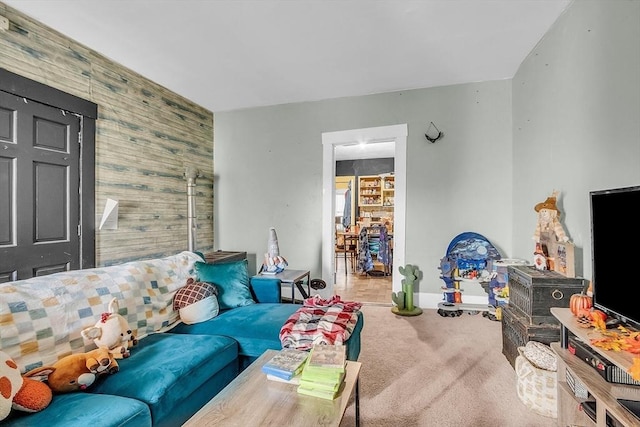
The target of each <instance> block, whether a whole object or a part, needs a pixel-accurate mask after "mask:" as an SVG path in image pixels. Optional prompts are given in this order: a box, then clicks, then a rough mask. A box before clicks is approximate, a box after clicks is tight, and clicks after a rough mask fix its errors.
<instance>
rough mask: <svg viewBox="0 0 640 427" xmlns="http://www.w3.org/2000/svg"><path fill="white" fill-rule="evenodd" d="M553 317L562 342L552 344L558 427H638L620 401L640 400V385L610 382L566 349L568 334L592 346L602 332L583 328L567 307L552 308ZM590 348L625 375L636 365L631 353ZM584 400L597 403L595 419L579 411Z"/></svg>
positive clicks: (635, 420) (636, 420)
mask: <svg viewBox="0 0 640 427" xmlns="http://www.w3.org/2000/svg"><path fill="white" fill-rule="evenodd" d="M551 314H553V316H554V317H555V318H556V319H558V321H559V322H560V324H561V333H560V339H561V341H560V343H557V342H556V343H551V348H552V349H553V351H554V352H555V353H556V354H557V359H558V426H567V425H580V426H598V427H607V426H611V425H613V426H616V427H617V426H623V427H637V426H638V419H637V418H636V417H635V416H634V415H633V414H632V413H631V412H629V411H628V410H627V409H625V407H624V406H623V405H622V404H621V403H620V401H619V399H623V400H632V401H640V386H630V385H622V384H615V383H610V382H607V381H605V379H604V378H602V376H600V374H598V372H597V371H596V370H595V369H594V368H593V367H592V366H590V365H588V364H587V363H586V362H584V361H583V360H582V359H580V358H578V357H576V356H575V355H573V354H571V353H570V352H569V350H567V344H568V338H569V333H572V334H573V335H575V336H576V337H577V338H579V339H580V340H582V341H583V342H585V343H587V344H589V343H590V342H591V339H596V338H600V337H601V336H602V335H601V334H600V332H599V331H597V330H595V329H593V328H588V329H587V328H583V327H581V326H580V325H579V323H578V321H577V318H576V317H574V316H573V314H572V313H571V310H569V309H568V308H559V307H553V308H551ZM590 347H591V349H592V350H593V351H594V352H596V353H598V354H600V355H601V356H603V357H605V358H606V359H608V360H609V361H611V362H612V363H615V364H616V366H618V367H619V368H621V369H624V371H625V372H627V371H628V370H629V368H630V367H631V365H632V364H633V354H631V353H629V352H626V351H608V350H603V349H601V348H599V347H595V346H590ZM567 379H572V380H573V381H574V382H575V383H576V385H577V386H578V387H577V388H580V389H581V390H582V392H583V393H584V392H586V397H576V393H575V392H574V391H573V390H572V389H571V387H570V386H569V383H567ZM578 394H581V393H578ZM584 401H591V402H595V407H596V411H595V420H592V419H591V418H590V417H589V416H588V415H587V414H586V413H585V412H584V411H582V410H581V409H580V407H581V403H582V402H584ZM591 406H593V405H591Z"/></svg>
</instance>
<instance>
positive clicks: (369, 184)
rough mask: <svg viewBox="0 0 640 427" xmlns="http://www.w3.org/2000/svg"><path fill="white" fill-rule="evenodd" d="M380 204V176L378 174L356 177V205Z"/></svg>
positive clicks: (373, 205) (372, 205)
mask: <svg viewBox="0 0 640 427" xmlns="http://www.w3.org/2000/svg"><path fill="white" fill-rule="evenodd" d="M381 206H382V178H380V176H378V175H363V176H360V177H358V207H361V208H362V207H381Z"/></svg>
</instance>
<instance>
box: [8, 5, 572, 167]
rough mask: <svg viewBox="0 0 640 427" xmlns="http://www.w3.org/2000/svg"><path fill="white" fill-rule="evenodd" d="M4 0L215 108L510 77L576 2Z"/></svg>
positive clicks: (349, 153) (377, 152)
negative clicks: (545, 34)
mask: <svg viewBox="0 0 640 427" xmlns="http://www.w3.org/2000/svg"><path fill="white" fill-rule="evenodd" d="M1 1H3V2H4V3H6V4H7V5H9V6H11V7H14V8H15V9H17V10H19V11H21V12H23V13H25V14H26V15H29V16H31V17H33V18H35V19H36V20H38V21H40V22H42V23H44V24H46V25H48V26H50V27H52V28H54V29H55V30H57V31H59V32H61V33H62V34H64V35H66V36H68V37H70V38H72V39H74V40H76V41H78V42H80V43H81V44H83V45H85V46H87V47H89V48H91V49H93V50H95V51H97V52H99V53H101V54H103V55H105V56H106V57H108V58H110V59H112V60H114V61H116V62H118V63H120V64H122V65H124V66H126V67H128V68H130V69H132V70H134V71H136V72H138V73H140V74H141V75H143V76H145V77H147V78H149V79H151V80H153V81H155V82H157V83H159V84H161V85H163V86H165V87H166V88H168V89H171V90H172V91H174V92H176V93H178V94H180V95H182V96H184V97H186V98H188V99H190V100H192V101H194V102H196V103H197V104H199V105H201V106H203V107H205V108H207V109H209V110H211V111H213V112H214V113H215V112H220V111H230V110H237V109H243V108H251V107H259V106H267V105H277V104H286V103H292V102H304V101H317V100H322V99H329V98H337V97H345V96H360V95H368V94H374V93H384V92H393V91H399V90H407V89H416V88H426V87H435V86H445V85H451V84H459V83H469V82H478V81H487V80H500V79H509V78H512V77H513V76H514V74H515V73H516V71H517V69H518V67H519V66H520V64H521V63H522V61H523V60H524V59H525V57H526V56H527V54H528V53H529V52H531V50H532V49H533V47H534V46H535V45H536V44H537V43H538V41H539V40H540V39H541V38H542V36H543V35H544V33H545V32H546V31H547V30H548V29H549V27H550V26H551V25H552V24H553V22H554V21H555V20H556V19H557V18H558V16H559V15H560V14H561V13H562V11H563V10H564V9H565V8H566V7H567V6H568V4H569V3H570V2H571V0H411V1H409V0H350V1H346V0H295V1H294V0H126V1H124V0H82V1H78V0H1ZM0 34H1V33H0ZM335 155H336V160H346V159H362V158H378V157H393V144H391V143H378V144H373V146H368V147H367V150H366V151H364V150H363V147H361V146H357V145H353V146H348V147H339V148H337V149H336V154H335Z"/></svg>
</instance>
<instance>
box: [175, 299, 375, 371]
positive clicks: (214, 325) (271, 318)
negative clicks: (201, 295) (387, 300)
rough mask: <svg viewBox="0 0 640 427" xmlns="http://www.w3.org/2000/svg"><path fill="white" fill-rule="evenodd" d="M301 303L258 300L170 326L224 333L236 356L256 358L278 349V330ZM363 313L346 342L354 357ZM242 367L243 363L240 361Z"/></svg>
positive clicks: (184, 331) (180, 330)
mask: <svg viewBox="0 0 640 427" xmlns="http://www.w3.org/2000/svg"><path fill="white" fill-rule="evenodd" d="M300 307H301V306H300V305H299V304H279V303H260V304H251V305H248V306H244V307H238V308H234V309H232V310H225V311H223V312H221V313H220V314H219V315H218V316H217V317H214V318H213V319H210V320H207V321H205V322H201V323H196V324H193V325H187V324H184V323H179V324H178V325H177V326H175V327H174V328H173V329H171V332H172V333H176V334H197V335H205V334H206V335H224V336H227V337H231V338H233V339H234V340H236V341H238V345H239V349H238V352H239V354H240V356H242V357H243V358H246V359H248V361H249V362H251V361H253V360H255V359H256V358H258V357H259V356H260V355H261V354H262V353H264V352H265V351H266V350H268V349H275V350H279V349H281V348H282V343H281V342H280V329H281V328H282V325H284V323H285V322H286V321H287V319H288V318H289V317H290V316H291V315H293V313H295V311H296V310H297V309H299V308H300ZM362 326H363V316H362V314H360V315H359V316H358V322H357V324H356V327H355V328H354V331H353V332H352V335H351V337H350V338H349V340H348V341H347V357H348V358H349V360H358V355H359V354H360V331H361V330H362ZM242 366H243V367H244V366H246V362H245V361H243V362H242Z"/></svg>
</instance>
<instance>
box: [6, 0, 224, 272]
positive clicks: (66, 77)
mask: <svg viewBox="0 0 640 427" xmlns="http://www.w3.org/2000/svg"><path fill="white" fill-rule="evenodd" d="M0 14H1V15H3V16H4V17H6V18H8V19H9V21H10V22H11V24H10V29H9V30H8V31H1V30H0V67H1V68H5V69H6V70H8V71H11V72H13V73H15V74H19V75H21V76H23V77H26V78H29V79H32V80H35V81H38V82H40V83H43V84H46V85H48V86H51V87H54V88H56V89H59V90H62V91H64V92H67V93H70V94H73V95H75V96H78V97H81V98H84V99H86V100H89V101H92V102H94V103H96V104H97V105H98V119H97V121H96V182H95V191H96V200H95V203H96V213H97V214H98V216H97V218H96V228H97V226H98V224H99V223H100V215H101V214H102V211H103V209H104V205H105V202H106V199H107V198H112V199H117V200H119V202H120V203H119V221H118V229H117V230H96V231H95V233H96V265H97V266H104V265H112V264H117V263H121V262H125V261H129V260H134V259H143V258H153V257H159V256H165V255H170V254H174V253H176V252H179V251H182V250H186V249H187V241H188V229H187V181H186V179H185V177H184V174H185V171H186V168H187V166H191V167H194V168H196V169H198V170H199V173H200V175H201V176H202V177H200V178H198V179H197V180H196V215H197V219H196V223H197V226H198V233H197V242H196V249H197V250H199V251H202V252H207V251H210V250H212V249H213V203H214V198H213V113H212V112H210V111H208V110H206V109H204V108H202V107H200V106H198V105H196V104H194V103H193V102H191V101H189V100H188V99H185V98H184V97H182V96H180V95H177V94H175V93H173V92H171V91H169V90H168V89H166V88H164V87H162V86H161V85H159V84H157V83H154V82H152V81H150V80H148V79H146V78H144V77H142V76H141V75H139V74H137V73H135V72H133V71H132V70H129V69H127V68H125V67H123V66H122V65H120V64H117V63H115V62H113V61H111V60H110V59H108V58H106V57H104V56H102V55H101V54H100V53H98V52H95V51H92V50H91V49H88V48H87V47H85V46H83V45H81V44H79V43H77V42H75V41H74V40H71V39H70V38H68V37H66V36H64V35H63V34H60V33H58V32H56V31H54V30H52V29H51V28H49V27H46V26H44V25H43V24H41V23H39V22H37V21H34V20H32V19H31V18H29V17H27V16H25V15H24V14H21V13H20V12H18V11H17V10H15V9H13V8H11V7H9V6H7V5H5V4H4V3H0ZM184 78H185V79H188V78H189V76H188V75H185V76H184ZM85 185H86V183H85Z"/></svg>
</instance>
